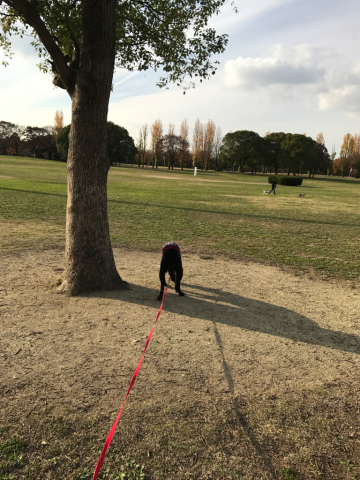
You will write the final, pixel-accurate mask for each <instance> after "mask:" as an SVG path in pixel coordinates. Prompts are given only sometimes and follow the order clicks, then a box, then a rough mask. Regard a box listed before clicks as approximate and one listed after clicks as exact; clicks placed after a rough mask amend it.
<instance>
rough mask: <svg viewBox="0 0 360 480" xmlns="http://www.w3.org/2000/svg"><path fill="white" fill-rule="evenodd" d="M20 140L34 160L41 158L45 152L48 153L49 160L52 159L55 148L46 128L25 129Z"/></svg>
mask: <svg viewBox="0 0 360 480" xmlns="http://www.w3.org/2000/svg"><path fill="white" fill-rule="evenodd" d="M21 140H22V142H23V144H24V145H26V147H27V148H28V149H29V151H30V153H31V155H33V157H34V158H35V157H37V156H38V157H43V156H44V152H45V151H47V152H48V153H49V158H52V155H53V152H54V150H55V148H56V144H55V140H54V138H53V136H52V135H51V132H50V131H49V129H48V128H39V127H30V126H29V127H26V128H25V130H23V132H22V136H21Z"/></svg>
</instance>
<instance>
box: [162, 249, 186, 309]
mask: <svg viewBox="0 0 360 480" xmlns="http://www.w3.org/2000/svg"><path fill="white" fill-rule="evenodd" d="M166 272H169V274H170V277H171V280H172V281H173V282H175V291H176V292H177V293H178V294H179V295H180V296H181V297H183V296H184V293H183V292H182V291H181V288H180V282H181V279H182V277H183V268H182V262H181V254H180V247H179V245H178V244H177V243H175V242H168V243H165V245H164V246H163V248H162V259H161V263H160V272H159V278H160V283H161V286H160V293H159V296H158V298H157V299H158V300H162V298H163V295H164V288H165V285H166V280H165V275H166Z"/></svg>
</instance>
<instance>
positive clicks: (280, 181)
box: [268, 175, 303, 187]
mask: <svg viewBox="0 0 360 480" xmlns="http://www.w3.org/2000/svg"><path fill="white" fill-rule="evenodd" d="M273 180H276V183H277V185H290V186H291V187H295V186H296V185H301V184H302V181H303V179H302V177H288V176H286V177H283V176H281V175H269V176H268V182H269V183H272V182H273Z"/></svg>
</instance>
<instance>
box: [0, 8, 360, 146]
mask: <svg viewBox="0 0 360 480" xmlns="http://www.w3.org/2000/svg"><path fill="white" fill-rule="evenodd" d="M235 3H236V5H237V7H238V10H239V13H238V14H235V13H234V12H233V10H232V8H231V2H230V1H229V2H228V4H227V5H225V7H224V8H223V10H222V13H221V14H220V15H219V16H217V17H215V18H214V19H212V21H211V26H214V27H215V28H216V29H217V30H218V33H227V34H228V35H229V43H228V47H227V49H226V52H225V53H224V54H223V55H221V56H219V58H218V60H219V61H220V66H219V68H218V71H217V73H216V75H215V76H214V77H212V79H211V80H210V81H206V82H203V83H202V84H200V83H199V84H197V85H196V88H195V89H194V90H189V91H188V92H187V93H186V95H183V94H182V90H181V89H180V88H177V87H172V88H170V89H169V90H160V89H159V88H158V87H156V81H157V79H158V78H159V73H155V72H152V71H148V72H145V73H144V72H141V73H137V72H134V73H133V74H129V72H126V71H117V72H116V73H115V76H114V82H113V83H114V85H115V88H114V92H113V93H112V95H111V99H110V106H109V120H112V121H113V122H115V123H118V124H119V125H122V126H124V127H125V128H127V129H128V130H129V133H130V134H131V135H132V136H133V137H134V139H135V140H136V139H137V137H138V132H139V129H140V128H141V126H142V125H144V124H148V126H150V125H151V124H152V123H153V122H154V121H155V120H156V119H158V118H159V119H161V120H162V122H163V127H164V131H165V132H166V130H167V127H168V124H169V123H170V122H171V123H174V124H175V128H176V130H177V132H179V130H180V123H181V121H182V120H184V119H185V118H186V119H187V120H188V123H189V125H190V134H191V133H192V131H191V130H192V127H193V125H194V123H195V120H196V119H197V118H200V120H201V121H202V122H204V123H205V122H206V121H207V120H208V119H212V120H214V121H215V123H216V125H218V126H220V127H221V129H222V132H223V134H226V133H227V132H229V131H236V130H254V131H256V132H258V133H259V134H260V135H264V134H265V133H266V132H267V131H271V132H276V131H285V132H292V133H304V132H306V133H307V134H308V135H310V136H312V137H313V138H316V135H317V134H318V133H319V132H323V134H324V137H325V142H326V146H327V147H328V149H329V150H331V149H332V147H333V145H335V146H336V150H337V152H339V150H340V147H341V143H342V139H343V136H344V135H345V134H346V133H348V132H349V133H352V134H355V133H359V132H360V53H359V52H360V49H359V45H360V29H359V27H358V19H359V17H360V2H359V1H358V0H356V1H355V0H342V1H340V0H301V1H300V0H247V1H245V0H235ZM14 40H15V41H14V50H15V55H14V58H13V60H12V61H11V62H10V64H9V66H8V67H6V68H4V67H2V70H1V75H0V94H1V107H0V109H1V112H0V117H1V118H0V120H7V121H11V122H14V123H18V124H20V125H34V126H35V125H37V126H45V125H51V124H53V119H54V114H55V111H56V110H58V109H62V110H63V112H64V117H65V122H66V123H70V119H71V118H70V114H71V113H70V112H71V104H70V99H69V98H68V97H67V94H66V92H64V91H62V90H60V89H54V87H53V86H52V83H51V78H50V77H49V76H46V75H44V74H42V73H40V72H39V70H38V69H37V67H36V63H37V57H36V55H35V53H34V52H33V51H32V50H31V47H30V46H29V45H28V44H27V40H26V39H23V40H21V39H14Z"/></svg>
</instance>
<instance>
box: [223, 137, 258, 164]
mask: <svg viewBox="0 0 360 480" xmlns="http://www.w3.org/2000/svg"><path fill="white" fill-rule="evenodd" d="M262 142H263V139H262V138H261V137H260V135H259V134H258V133H256V132H252V131H249V130H239V131H237V132H233V133H227V134H226V135H225V137H224V139H223V144H222V147H221V157H222V159H223V161H224V162H225V164H226V165H227V169H228V168H229V165H230V164H237V165H239V169H240V172H241V173H244V172H245V167H246V166H247V165H249V166H250V168H251V166H253V165H254V164H255V163H256V162H257V161H259V159H260V157H261V155H262V153H263V150H262V147H263V143H262Z"/></svg>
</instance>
